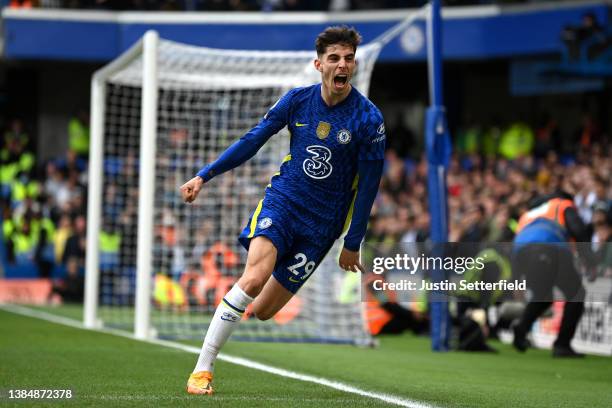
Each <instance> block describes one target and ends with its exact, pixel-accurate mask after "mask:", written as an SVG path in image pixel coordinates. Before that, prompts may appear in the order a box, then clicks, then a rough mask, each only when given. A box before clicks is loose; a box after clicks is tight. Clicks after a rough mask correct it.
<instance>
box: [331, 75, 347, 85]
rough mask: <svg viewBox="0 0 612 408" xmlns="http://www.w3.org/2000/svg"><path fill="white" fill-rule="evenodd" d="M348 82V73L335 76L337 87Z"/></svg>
mask: <svg viewBox="0 0 612 408" xmlns="http://www.w3.org/2000/svg"><path fill="white" fill-rule="evenodd" d="M347 82H348V75H346V74H338V75H336V76H335V77H334V85H335V87H336V88H342V87H344V85H346V83H347Z"/></svg>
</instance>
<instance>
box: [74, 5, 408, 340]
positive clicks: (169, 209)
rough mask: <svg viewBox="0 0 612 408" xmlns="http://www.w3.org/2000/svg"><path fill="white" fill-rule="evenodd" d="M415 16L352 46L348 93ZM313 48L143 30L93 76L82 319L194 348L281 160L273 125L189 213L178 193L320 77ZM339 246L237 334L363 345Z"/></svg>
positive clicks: (361, 84)
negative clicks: (280, 303) (215, 44)
mask: <svg viewBox="0 0 612 408" xmlns="http://www.w3.org/2000/svg"><path fill="white" fill-rule="evenodd" d="M419 16H420V13H415V14H414V15H412V16H411V17H410V19H407V20H405V21H404V22H402V23H400V24H399V25H397V26H395V27H394V28H393V29H391V30H389V31H388V32H386V33H384V34H383V35H382V36H381V37H379V38H378V39H377V40H375V41H373V42H371V43H370V44H366V45H364V46H361V47H360V48H359V49H358V52H357V58H358V60H359V66H358V70H357V73H356V75H355V77H354V81H353V83H354V84H355V86H356V87H357V88H358V89H359V90H360V91H361V92H362V93H364V94H367V91H368V88H369V83H370V78H371V73H372V70H373V67H374V63H375V61H376V58H377V56H378V54H379V52H380V50H381V48H382V47H383V46H384V44H386V43H387V42H388V41H389V40H390V39H392V38H393V37H394V36H395V35H397V34H398V33H399V32H401V31H402V30H403V29H404V28H405V27H406V26H407V25H409V24H410V23H411V22H412V21H414V19H415V18H417V17H419ZM314 58H315V53H314V51H297V52H293V51H292V52H289V51H282V52H280V51H240V50H219V49H210V48H203V47H195V46H191V45H186V44H180V43H176V42H172V41H167V40H163V39H159V38H158V35H157V33H156V32H154V31H149V32H147V33H146V34H145V36H144V37H143V38H142V39H141V40H140V41H139V42H138V43H136V44H135V45H134V46H133V47H132V48H130V49H129V50H128V51H126V52H125V53H124V54H123V55H121V56H120V57H118V58H117V59H116V60H114V61H113V62H111V63H110V64H108V65H107V66H105V67H104V68H102V69H100V70H99V71H98V72H96V73H95V75H94V77H93V79H92V85H91V109H92V111H91V144H90V146H91V147H90V148H91V151H90V169H89V174H90V180H89V186H88V214H87V216H88V218H87V219H88V221H87V222H88V230H87V260H86V290H85V310H84V323H85V325H86V326H87V327H100V326H106V327H115V328H119V329H123V330H128V331H133V332H134V335H135V336H136V337H139V338H149V337H162V338H197V339H201V337H202V334H203V332H204V331H205V329H206V327H207V324H208V321H209V319H210V317H211V316H212V313H213V312H214V309H215V306H216V305H217V303H218V302H219V301H220V300H221V298H222V296H223V295H224V294H225V292H226V291H227V290H228V289H229V288H230V287H231V285H233V283H234V282H235V281H236V280H237V278H238V277H239V275H240V273H241V272H242V270H243V267H244V263H245V260H246V251H244V249H242V247H240V245H239V244H238V242H237V236H238V234H239V232H240V230H241V229H242V228H243V227H244V225H245V223H246V222H247V220H248V218H249V215H250V214H251V212H252V211H253V209H254V208H255V206H256V204H257V202H258V201H259V200H260V199H261V197H262V196H263V193H264V189H265V186H266V185H267V184H268V182H269V179H270V178H271V176H272V175H273V174H274V173H275V172H276V171H278V168H279V166H280V164H281V162H282V160H283V158H284V157H285V155H286V154H288V152H289V133H288V131H287V129H283V130H282V131H281V132H279V134H277V135H275V136H273V137H272V139H270V141H268V143H266V145H265V146H264V147H263V148H262V149H261V150H260V151H259V152H258V153H257V155H256V156H255V157H254V158H252V159H251V160H250V161H248V162H247V163H245V164H244V165H242V166H240V167H239V168H237V169H234V170H233V171H231V172H228V173H226V174H224V175H223V176H221V177H218V178H217V179H215V180H213V181H212V182H211V183H209V184H207V185H206V186H205V188H204V190H203V191H202V193H201V194H200V196H199V197H198V200H196V202H195V203H192V204H190V205H187V204H184V203H183V202H182V201H181V197H180V192H179V190H178V188H179V186H180V185H181V184H182V183H183V182H185V181H186V180H188V179H189V178H191V177H193V175H194V174H195V172H196V171H197V170H198V169H199V168H200V167H201V166H202V165H204V164H205V163H209V162H211V161H212V160H214V159H215V158H216V157H217V156H218V155H219V154H220V153H221V152H223V151H224V150H225V149H226V148H227V147H228V146H229V145H230V144H231V143H232V142H233V141H234V140H236V139H237V138H239V137H241V136H242V135H243V134H244V133H245V132H247V131H248V130H249V129H250V128H251V127H252V126H254V125H255V124H256V123H257V122H258V121H259V120H260V119H261V118H262V117H263V115H264V114H265V113H266V112H267V110H268V109H269V108H270V107H271V106H272V105H273V104H274V103H275V102H276V101H277V100H278V98H280V96H282V95H283V94H284V93H285V92H287V91H288V90H289V89H291V88H294V87H297V86H306V85H310V84H313V83H316V82H318V81H319V73H318V72H317V71H316V70H315V69H314V68H313V67H312V60H313V59H314ZM337 256H338V247H337V246H336V247H335V248H334V249H332V251H330V254H329V255H328V257H327V258H326V259H325V260H324V261H323V262H322V263H321V265H320V266H319V268H318V270H317V271H316V272H315V273H314V274H313V276H312V277H311V279H310V280H309V281H308V282H307V284H306V285H305V286H304V287H303V288H302V289H301V290H300V291H299V292H298V294H297V295H296V296H295V297H294V299H293V300H292V301H290V303H289V304H288V305H287V306H286V307H285V308H284V309H283V310H281V311H280V312H279V313H278V314H277V316H275V317H274V319H271V321H267V322H260V321H256V320H255V319H247V320H246V321H245V322H243V324H241V325H240V326H239V328H238V329H237V330H236V332H235V334H234V336H233V338H234V339H239V340H240V339H242V340H268V341H313V342H330V343H350V344H368V343H369V342H370V341H371V338H370V336H369V334H368V332H367V330H366V327H365V324H364V318H363V316H362V307H361V302H360V299H361V297H360V294H359V290H360V288H359V282H358V280H357V281H356V280H355V279H354V277H355V275H354V274H352V273H346V272H344V271H341V270H340V268H339V267H338V266H337V262H336V258H337Z"/></svg>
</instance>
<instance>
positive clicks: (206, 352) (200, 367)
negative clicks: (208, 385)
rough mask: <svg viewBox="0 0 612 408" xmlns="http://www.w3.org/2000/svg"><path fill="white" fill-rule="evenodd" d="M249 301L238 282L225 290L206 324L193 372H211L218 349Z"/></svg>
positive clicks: (251, 299) (250, 300)
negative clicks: (208, 324)
mask: <svg viewBox="0 0 612 408" xmlns="http://www.w3.org/2000/svg"><path fill="white" fill-rule="evenodd" d="M251 302H253V298H252V297H250V296H249V295H247V294H246V293H245V292H244V291H243V290H242V289H240V287H239V286H238V284H235V285H234V286H233V287H232V289H231V290H230V291H229V292H227V294H226V295H225V297H224V298H223V300H222V301H221V303H219V306H217V310H216V311H215V314H214V316H213V318H212V321H211V322H210V326H208V331H207V332H206V337H205V338H204V344H203V345H202V350H201V351H200V357H199V358H198V362H197V364H196V366H195V368H194V370H193V372H194V373H196V372H199V371H209V372H211V373H212V371H213V368H214V363H215V360H216V358H217V354H219V350H221V347H223V345H224V344H225V342H226V341H227V339H228V338H229V337H230V335H231V334H232V332H233V331H234V328H235V327H236V326H237V325H238V323H240V319H241V318H242V314H243V313H244V311H245V309H246V307H247V306H248V305H249V304H250V303H251Z"/></svg>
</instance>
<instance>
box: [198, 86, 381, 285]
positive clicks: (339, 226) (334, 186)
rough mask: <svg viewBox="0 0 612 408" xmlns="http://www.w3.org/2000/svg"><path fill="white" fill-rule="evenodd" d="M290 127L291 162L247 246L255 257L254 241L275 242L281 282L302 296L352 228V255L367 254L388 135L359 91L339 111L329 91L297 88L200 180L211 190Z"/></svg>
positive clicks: (244, 237) (250, 229)
mask: <svg viewBox="0 0 612 408" xmlns="http://www.w3.org/2000/svg"><path fill="white" fill-rule="evenodd" d="M285 126H287V127H288V129H289V131H290V133H291V141H290V151H289V154H288V155H287V156H286V157H285V159H284V160H283V163H282V165H281V168H280V172H279V173H277V174H276V175H275V176H274V177H272V181H271V183H270V184H269V185H268V187H267V188H266V191H265V195H264V198H263V199H262V200H261V201H260V202H259V204H258V206H257V208H256V209H255V211H254V212H253V215H252V216H251V218H250V220H249V222H248V223H247V225H246V227H245V228H244V230H243V231H242V233H241V234H240V237H239V241H240V242H241V244H242V245H243V246H244V247H245V248H247V249H248V247H249V243H250V240H251V239H252V238H254V237H257V236H265V237H267V238H268V239H270V240H271V241H272V243H273V244H274V246H275V247H276V249H277V251H278V254H277V263H276V266H275V269H274V272H273V276H274V277H275V278H276V280H277V281H278V282H279V283H281V284H282V285H283V286H284V287H285V288H286V289H288V290H289V291H291V292H292V293H295V292H297V290H298V289H299V288H300V287H301V286H302V285H303V284H304V282H305V281H306V280H307V279H308V278H309V277H310V276H311V274H312V273H313V272H314V270H315V269H316V267H317V266H318V265H319V263H320V262H321V261H322V260H323V258H324V257H325V255H326V253H327V252H328V251H329V249H330V248H331V246H332V244H333V243H334V241H335V240H336V239H337V238H338V237H339V236H340V235H341V234H342V232H343V231H344V230H345V228H346V227H347V226H348V225H349V222H350V228H349V230H348V232H347V235H346V236H345V238H344V247H345V248H346V249H349V250H352V251H357V250H358V249H359V246H360V244H361V241H362V240H363V237H364V235H365V232H366V228H367V223H368V218H369V215H370V210H371V208H372V204H373V202H374V199H375V197H376V192H377V191H378V185H379V182H380V178H381V175H382V170H383V163H384V150H385V138H386V135H385V126H384V123H383V117H382V114H381V113H380V111H379V110H378V108H377V107H376V106H375V105H374V104H373V103H372V102H370V101H369V100H368V99H367V98H366V97H364V96H363V95H361V94H360V93H359V92H358V91H357V90H356V89H355V88H354V87H353V88H352V90H351V92H350V94H349V95H348V96H347V97H346V99H344V100H343V101H342V102H340V103H338V104H337V105H334V106H331V107H330V106H327V105H326V104H325V102H324V101H323V98H322V96H321V84H317V85H313V86H309V87H305V88H296V89H293V90H291V91H289V92H288V93H287V94H285V95H284V96H283V97H282V98H281V99H280V100H279V101H278V102H277V103H276V104H275V105H274V106H273V107H272V108H271V109H270V110H269V112H268V113H267V114H266V115H265V116H264V118H263V119H262V120H261V121H260V122H259V123H258V124H257V126H255V127H254V128H253V129H251V130H250V131H249V132H248V133H246V134H245V135H244V136H243V137H242V138H240V140H238V141H237V142H235V143H234V144H233V145H231V146H230V147H229V148H228V149H227V150H226V151H225V152H223V153H222V154H221V156H219V158H218V159H217V160H215V161H214V162H213V163H211V164H209V165H207V166H205V167H204V168H202V169H201V170H200V171H199V172H198V174H197V175H198V176H200V177H202V178H203V179H204V181H205V182H208V181H209V180H210V179H211V178H213V177H215V176H218V175H219V174H221V173H223V172H225V171H228V170H231V169H233V168H235V167H237V166H239V165H240V164H242V163H244V162H245V161H247V160H249V159H250V158H251V157H253V156H254V155H255V153H257V151H258V150H259V149H260V148H261V147H262V146H263V145H264V143H265V142H266V141H267V140H268V139H269V138H270V137H271V136H272V135H274V134H275V133H277V132H278V131H280V130H281V129H283V128H284V127H285Z"/></svg>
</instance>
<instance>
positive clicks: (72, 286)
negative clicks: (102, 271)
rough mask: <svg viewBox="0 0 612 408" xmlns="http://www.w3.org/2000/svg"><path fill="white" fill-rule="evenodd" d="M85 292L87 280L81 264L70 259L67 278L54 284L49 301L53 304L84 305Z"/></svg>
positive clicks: (67, 266) (67, 265)
mask: <svg viewBox="0 0 612 408" xmlns="http://www.w3.org/2000/svg"><path fill="white" fill-rule="evenodd" d="M84 290H85V279H84V278H83V275H82V273H81V268H80V267H79V262H78V260H77V259H76V258H70V259H69V260H68V263H67V264H66V277H65V278H63V279H60V280H59V281H56V282H55V283H54V284H53V287H52V288H51V293H50V294H49V300H50V301H51V302H52V303H82V302H83V293H84Z"/></svg>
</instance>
